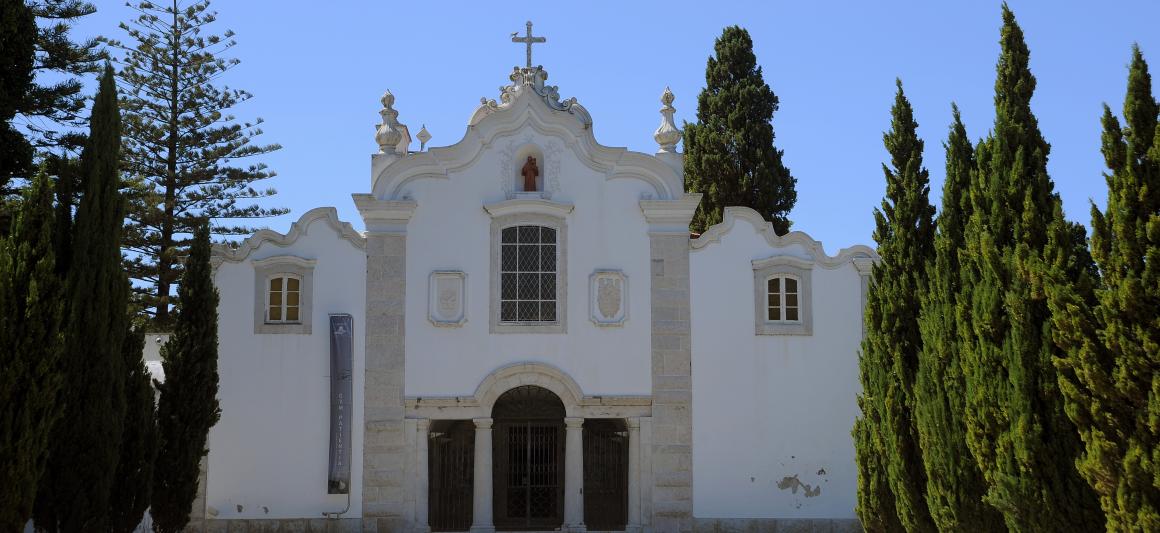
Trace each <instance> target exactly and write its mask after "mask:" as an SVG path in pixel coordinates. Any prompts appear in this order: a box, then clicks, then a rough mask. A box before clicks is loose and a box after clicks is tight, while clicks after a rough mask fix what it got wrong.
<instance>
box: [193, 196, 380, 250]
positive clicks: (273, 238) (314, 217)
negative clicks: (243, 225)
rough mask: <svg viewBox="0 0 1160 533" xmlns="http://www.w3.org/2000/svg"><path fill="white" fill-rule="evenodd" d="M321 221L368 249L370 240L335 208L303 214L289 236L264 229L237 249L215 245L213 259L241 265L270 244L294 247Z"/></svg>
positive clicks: (294, 224)
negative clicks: (341, 218) (342, 218)
mask: <svg viewBox="0 0 1160 533" xmlns="http://www.w3.org/2000/svg"><path fill="white" fill-rule="evenodd" d="M319 220H323V221H325V222H326V225H327V226H328V227H329V228H330V229H332V230H334V232H335V233H336V234H338V236H339V237H341V238H343V239H345V240H346V241H347V242H349V243H350V244H351V245H353V246H354V247H355V248H358V249H359V250H364V249H366V238H365V237H363V235H362V234H361V233H359V232H358V231H356V230H355V229H354V227H353V226H351V225H350V223H349V222H343V221H342V220H340V219H339V218H338V210H337V209H335V208H333V207H316V208H314V209H311V210H309V211H307V212H305V213H303V214H302V216H301V217H299V218H298V220H297V221H296V222H294V223H292V224H290V231H287V232H286V233H278V232H276V231H274V230H271V229H261V230H258V231H257V232H255V233H254V234H253V235H251V236H250V237H249V238H247V239H246V240H244V241H242V242H241V243H240V244H238V246H237V247H236V248H234V247H231V246H229V245H226V244H215V245H214V246H213V258H214V259H215V260H218V261H228V262H231V263H238V262H241V261H245V260H246V258H248V257H249V256H250V254H251V253H252V252H254V251H255V250H257V249H258V248H259V247H261V246H262V245H263V244H265V243H267V242H269V243H271V244H273V245H275V246H281V247H286V246H290V245H292V244H294V242H295V241H297V240H298V238H299V237H302V236H303V235H306V234H307V230H308V229H309V228H310V225H311V224H313V223H314V222H316V221H319Z"/></svg>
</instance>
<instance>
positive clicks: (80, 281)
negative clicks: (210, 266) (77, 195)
mask: <svg viewBox="0 0 1160 533" xmlns="http://www.w3.org/2000/svg"><path fill="white" fill-rule="evenodd" d="M90 127H91V130H90V134H89V138H88V141H87V142H86V144H85V149H84V151H83V152H82V153H81V175H82V176H84V179H85V185H84V195H83V197H82V199H81V201H80V205H79V206H78V207H77V214H76V227H78V228H83V231H77V232H75V234H74V237H73V246H72V250H73V254H72V259H71V262H72V265H71V266H70V268H69V271H68V279H67V282H66V283H67V288H66V301H68V302H69V304H68V310H67V320H66V324H65V329H64V353H63V355H62V357H61V364H60V369H61V372H62V373H63V379H64V389H63V390H64V394H63V398H62V400H63V402H64V404H65V410H64V415H63V417H62V418H61V420H60V421H59V422H58V423H57V424H56V428H55V429H54V430H53V433H52V435H51V439H52V451H51V455H50V459H49V463H48V467H47V469H46V471H45V475H44V478H43V479H42V481H41V483H40V487H39V493H38V495H37V501H36V505H35V509H34V513H33V516H34V519H35V521H36V525H37V527H38V528H40V529H42V530H46V531H65V532H73V531H98V530H103V529H106V528H107V527H108V524H107V518H108V513H109V492H110V489H111V488H112V486H113V478H114V476H115V474H116V469H117V461H118V458H119V451H120V446H121V433H122V419H123V418H124V412H125V405H124V394H125V393H124V380H125V364H124V356H123V354H122V350H123V341H124V335H125V328H126V320H127V316H126V305H127V302H128V290H129V284H128V281H127V279H126V277H125V274H124V271H123V270H122V269H121V252H120V244H121V243H120V237H121V223H122V221H123V218H124V212H125V208H124V201H123V200H122V198H121V195H120V193H119V192H118V189H119V187H120V178H119V173H118V169H117V161H118V151H119V149H120V143H121V138H120V112H119V111H118V109H117V93H116V85H115V83H114V79H113V69H112V67H109V66H106V68H105V73H104V76H103V77H102V78H101V82H100V90H99V91H98V92H97V97H96V100H95V102H94V104H93V111H92V114H91V119H90Z"/></svg>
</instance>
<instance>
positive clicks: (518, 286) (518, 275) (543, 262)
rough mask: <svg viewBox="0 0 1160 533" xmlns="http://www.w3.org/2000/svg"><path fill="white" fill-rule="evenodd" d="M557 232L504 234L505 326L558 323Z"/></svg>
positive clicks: (530, 228) (525, 228)
mask: <svg viewBox="0 0 1160 533" xmlns="http://www.w3.org/2000/svg"><path fill="white" fill-rule="evenodd" d="M556 233H557V232H556V229H555V228H552V227H547V226H539V225H518V226H508V227H506V228H503V230H502V231H501V232H500V243H499V245H500V265H499V267H500V268H499V271H500V274H499V275H500V279H499V282H500V283H499V284H500V304H499V305H500V308H499V315H500V316H499V319H500V322H501V323H510V324H528V323H555V322H557V317H556V302H557V293H556V274H557V269H556V266H557V263H558V261H557V259H558V252H559V250H558V249H557V242H556Z"/></svg>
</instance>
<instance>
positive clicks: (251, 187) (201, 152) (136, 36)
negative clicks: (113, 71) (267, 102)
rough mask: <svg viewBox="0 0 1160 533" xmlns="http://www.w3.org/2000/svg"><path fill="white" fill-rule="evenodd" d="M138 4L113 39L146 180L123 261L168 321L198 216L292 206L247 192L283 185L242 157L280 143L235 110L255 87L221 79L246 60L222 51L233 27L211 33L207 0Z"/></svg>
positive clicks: (245, 215) (140, 303)
mask: <svg viewBox="0 0 1160 533" xmlns="http://www.w3.org/2000/svg"><path fill="white" fill-rule="evenodd" d="M135 8H136V10H137V11H138V12H139V16H138V17H137V18H136V19H134V20H133V21H131V22H130V23H127V24H126V23H122V24H121V28H122V29H123V30H125V31H126V32H127V33H128V35H129V39H130V42H129V43H128V44H123V43H120V42H115V41H112V42H111V44H112V45H113V46H114V47H115V48H117V49H119V50H120V51H121V52H122V54H123V57H122V59H121V67H122V68H121V72H120V73H119V77H120V79H121V83H122V88H123V94H124V101H123V109H124V112H125V151H124V152H123V154H122V155H123V157H124V161H123V163H124V168H125V169H127V170H128V171H129V173H130V174H131V175H133V176H134V177H135V178H136V179H138V180H140V181H139V183H137V184H136V185H137V186H136V192H135V194H133V195H132V196H131V201H130V207H129V223H128V224H127V225H126V227H125V249H126V251H127V252H129V254H128V259H127V260H126V264H125V268H126V270H127V271H128V272H129V277H130V278H132V279H134V280H136V281H138V283H137V284H136V286H135V287H134V295H133V297H134V304H135V306H136V307H137V308H138V309H139V310H140V311H141V312H147V313H149V314H151V315H152V317H153V319H154V321H155V325H156V326H157V327H167V324H168V323H169V322H170V303H171V299H172V297H171V295H172V289H173V287H174V285H175V284H176V283H177V282H178V280H179V279H181V263H180V261H178V259H179V257H181V256H182V255H184V254H185V253H186V250H187V248H188V246H189V236H190V235H192V234H193V230H194V228H195V227H196V225H197V224H198V221H199V220H200V219H202V218H209V219H212V220H219V221H220V220H222V219H227V220H228V221H234V220H237V219H254V218H262V217H272V216H278V215H281V214H284V213H286V212H288V210H286V209H281V208H263V207H261V206H259V205H258V204H255V203H252V202H250V201H251V200H255V199H261V198H266V197H269V196H272V195H274V194H275V193H276V191H275V190H274V189H271V188H265V189H259V188H255V186H256V185H257V184H258V182H262V181H264V180H267V179H269V178H272V177H274V175H275V174H274V172H271V171H269V170H268V169H267V168H266V165H264V164H262V163H254V164H250V165H248V166H245V165H241V164H240V163H243V162H245V161H249V160H250V159H252V158H255V157H258V156H262V155H264V154H267V153H270V152H272V151H274V150H277V149H279V148H280V147H279V146H278V145H276V144H271V145H256V144H252V143H251V141H252V139H253V138H254V137H256V136H258V135H260V134H261V133H262V130H261V129H260V128H259V125H260V124H261V123H262V120H261V119H258V120H257V121H255V122H254V123H248V122H244V123H239V122H237V120H236V119H235V117H234V116H233V115H231V114H229V110H230V109H231V108H233V107H234V106H237V105H239V104H241V103H243V102H245V101H246V100H249V99H250V97H251V95H250V94H249V93H247V92H245V91H240V90H236V89H230V88H227V87H224V86H221V85H220V81H219V79H220V78H221V77H222V76H223V75H224V74H226V72H228V71H229V70H230V69H231V68H233V67H234V66H236V65H237V64H238V63H239V61H238V60H237V59H224V58H222V57H221V55H222V54H225V53H226V52H228V51H229V50H230V49H231V48H233V46H234V44H235V41H234V40H233V36H234V33H233V32H232V31H226V32H225V33H224V34H222V35H214V34H210V33H209V29H210V28H209V25H210V24H212V23H213V22H214V20H215V19H216V14H215V13H213V12H212V11H210V10H209V0H197V1H194V2H192V3H189V4H188V5H184V6H181V5H179V3H178V2H177V1H176V0H173V1H172V2H161V3H154V2H141V3H139V4H137V5H136V7H135ZM212 231H213V233H214V234H217V235H249V234H250V233H253V232H254V231H255V228H252V227H249V226H245V225H225V223H224V222H222V223H219V224H215V225H214V226H213V227H212Z"/></svg>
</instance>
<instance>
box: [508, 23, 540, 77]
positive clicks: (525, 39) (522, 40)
mask: <svg viewBox="0 0 1160 533" xmlns="http://www.w3.org/2000/svg"><path fill="white" fill-rule="evenodd" d="M519 34H520V33H519V32H515V33H513V34H512V42H513V43H524V44H525V45H527V47H528V68H532V45H533V44H535V43H546V42H548V39H547V38H546V37H532V21H530V20H529V21H528V33H527V34H526V35H525V36H523V37H516V35H519Z"/></svg>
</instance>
